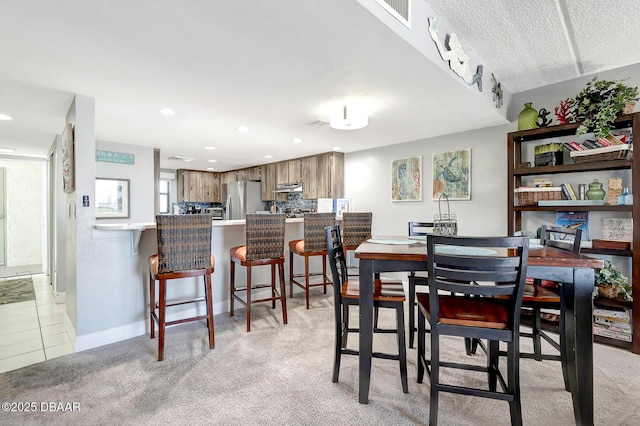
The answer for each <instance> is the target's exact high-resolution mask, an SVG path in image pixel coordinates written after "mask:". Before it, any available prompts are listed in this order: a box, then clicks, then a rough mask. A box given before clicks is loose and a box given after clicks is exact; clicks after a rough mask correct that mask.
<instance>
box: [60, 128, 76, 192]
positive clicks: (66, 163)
mask: <svg viewBox="0 0 640 426" xmlns="http://www.w3.org/2000/svg"><path fill="white" fill-rule="evenodd" d="M73 144H74V141H73V125H72V124H71V123H67V124H66V126H64V130H63V131H62V190H63V191H64V192H65V193H69V192H73V191H75V189H76V186H75V162H74V161H75V160H74V149H73V148H74V147H73Z"/></svg>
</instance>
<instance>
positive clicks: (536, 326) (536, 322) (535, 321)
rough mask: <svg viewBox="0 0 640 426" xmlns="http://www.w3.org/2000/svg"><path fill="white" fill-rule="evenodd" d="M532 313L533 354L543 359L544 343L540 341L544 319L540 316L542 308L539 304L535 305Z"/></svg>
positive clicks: (538, 358)
mask: <svg viewBox="0 0 640 426" xmlns="http://www.w3.org/2000/svg"><path fill="white" fill-rule="evenodd" d="M532 314H533V318H531V321H532V326H533V327H532V334H533V354H534V357H535V360H536V361H542V345H541V342H540V340H541V339H540V330H541V329H542V319H541V318H540V315H541V314H542V312H540V308H539V307H538V306H534V307H533V311H532Z"/></svg>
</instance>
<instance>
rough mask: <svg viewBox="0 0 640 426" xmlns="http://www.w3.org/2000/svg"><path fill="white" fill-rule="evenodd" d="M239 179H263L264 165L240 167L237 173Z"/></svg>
mask: <svg viewBox="0 0 640 426" xmlns="http://www.w3.org/2000/svg"><path fill="white" fill-rule="evenodd" d="M236 179H237V180H262V167H261V166H256V167H249V168H246V169H240V170H238V171H237V173H236Z"/></svg>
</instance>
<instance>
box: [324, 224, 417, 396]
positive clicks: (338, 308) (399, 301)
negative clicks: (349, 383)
mask: <svg viewBox="0 0 640 426" xmlns="http://www.w3.org/2000/svg"><path fill="white" fill-rule="evenodd" d="M325 232H326V244H327V252H328V256H329V264H330V265H331V274H332V276H333V296H334V314H335V346H334V362H333V376H332V381H333V383H337V382H338V376H339V375H340V359H341V356H342V355H359V352H358V351H357V350H353V349H347V337H348V335H349V333H358V332H359V329H358V328H353V327H350V326H349V307H350V306H357V305H358V304H359V302H360V288H359V282H358V280H357V279H349V276H348V274H347V263H346V260H345V254H344V246H343V244H342V240H341V237H340V226H339V225H334V226H328V227H326V228H325ZM404 301H405V296H404V289H403V287H402V281H380V280H379V279H376V280H374V290H373V306H374V308H391V309H394V310H395V311H396V328H395V329H380V328H378V327H377V326H375V327H374V329H373V332H374V333H395V334H396V336H397V341H398V353H397V354H387V353H381V352H374V353H373V354H372V357H374V358H382V359H390V360H396V361H399V363H400V379H401V382H402V391H403V392H404V393H408V392H409V386H408V382H407V351H406V348H405V331H404Z"/></svg>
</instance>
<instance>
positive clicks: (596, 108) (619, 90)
mask: <svg viewBox="0 0 640 426" xmlns="http://www.w3.org/2000/svg"><path fill="white" fill-rule="evenodd" d="M637 100H638V88H637V87H630V86H627V85H625V84H623V83H622V82H621V81H614V80H598V77H597V76H596V77H594V78H593V79H592V80H591V81H589V82H588V83H587V85H586V86H585V87H584V89H582V90H581V91H580V93H578V95H577V96H576V97H575V98H572V99H570V113H571V116H572V118H573V119H574V120H576V121H579V122H580V127H578V130H577V131H576V135H578V136H579V135H582V134H584V133H587V132H594V134H595V136H596V137H599V138H604V137H606V136H607V135H608V134H609V132H610V131H611V129H613V122H614V121H615V119H616V117H617V116H618V115H619V114H620V111H622V109H623V108H624V107H625V105H626V104H627V103H629V102H633V101H637Z"/></svg>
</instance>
